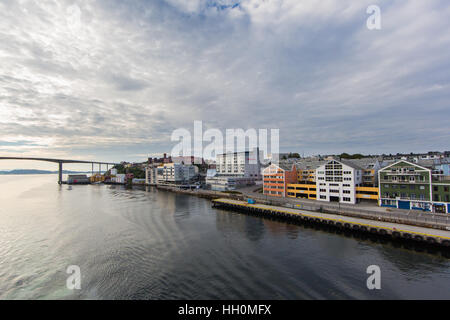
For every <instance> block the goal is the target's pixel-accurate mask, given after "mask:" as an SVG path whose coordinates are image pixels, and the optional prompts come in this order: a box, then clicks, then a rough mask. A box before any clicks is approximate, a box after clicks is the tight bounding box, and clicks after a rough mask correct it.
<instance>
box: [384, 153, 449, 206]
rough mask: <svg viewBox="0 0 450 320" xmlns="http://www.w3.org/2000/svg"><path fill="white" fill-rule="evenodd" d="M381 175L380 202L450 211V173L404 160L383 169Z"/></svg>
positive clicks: (386, 204)
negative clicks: (436, 172)
mask: <svg viewBox="0 0 450 320" xmlns="http://www.w3.org/2000/svg"><path fill="white" fill-rule="evenodd" d="M378 175H379V177H378V179H379V193H380V200H379V205H380V206H382V207H393V208H398V209H406V210H423V211H428V212H436V213H449V212H450V201H449V198H450V192H449V190H450V181H449V180H447V179H448V178H449V177H448V176H443V175H439V174H433V168H428V167H424V166H420V165H418V164H414V163H411V162H408V161H405V160H402V161H398V162H396V163H394V164H392V165H390V166H387V167H385V168H383V169H381V170H380V171H379V172H378Z"/></svg>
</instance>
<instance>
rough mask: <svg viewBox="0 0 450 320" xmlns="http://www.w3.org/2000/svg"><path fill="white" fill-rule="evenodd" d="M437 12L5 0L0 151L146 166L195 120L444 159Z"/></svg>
mask: <svg viewBox="0 0 450 320" xmlns="http://www.w3.org/2000/svg"><path fill="white" fill-rule="evenodd" d="M371 4H376V5H378V6H379V7H380V8H381V30H369V29H368V28H367V26H366V20H367V19H368V17H369V14H367V13H366V9H367V7H368V6H369V5H371ZM449 17H450V5H449V4H448V0H427V1H419V0H411V1H410V0H394V1H393V0H389V1H381V0H380V1H374V0H370V1H365V0H362V1H354V0H321V1H316V0H302V1H299V0H219V1H212V0H140V1H139V0H130V1H126V3H125V1H115V0H105V1H90V0H89V1H88V0H80V1H75V0H74V1H63V0H61V1H47V0H36V1H27V0H1V1H0V156H3V155H5V156H13V155H17V156H48V157H60V158H80V159H96V160H104V161H106V160H108V161H120V160H127V161H136V160H144V159H145V158H146V157H147V155H149V154H150V155H151V154H158V153H161V152H164V151H170V150H171V148H172V147H173V145H174V144H175V143H173V142H171V141H170V137H171V133H172V131H173V130H174V129H177V128H186V129H189V130H191V131H192V130H193V122H194V120H202V121H203V124H204V127H205V129H206V128H219V129H221V130H225V129H226V128H243V129H248V128H257V129H258V128H268V129H270V128H279V129H280V138H281V141H280V149H281V151H296V152H300V153H305V154H307V155H310V154H327V153H338V152H344V151H345V152H351V153H355V152H361V153H383V152H384V153H397V152H411V151H414V152H424V151H429V150H448V149H450V144H449V141H450V130H449V127H450V107H449V101H450V100H449V97H450V72H449V70H450V33H449V32H448V30H450V19H449ZM17 166H18V164H17V163H10V162H6V161H4V162H2V163H0V169H6V168H15V167H17ZM20 167H24V166H23V165H20ZM33 167H38V166H37V165H33Z"/></svg>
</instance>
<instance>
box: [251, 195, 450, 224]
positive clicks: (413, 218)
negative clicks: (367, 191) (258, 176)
mask: <svg viewBox="0 0 450 320" xmlns="http://www.w3.org/2000/svg"><path fill="white" fill-rule="evenodd" d="M250 197H252V198H255V199H259V200H263V202H265V203H267V204H268V205H274V206H282V207H288V208H293V209H301V210H306V211H318V212H325V213H333V214H341V215H344V216H354V217H360V218H368V219H372V220H379V221H386V222H394V223H402V224H409V225H416V226H424V227H434V228H438V229H444V230H450V214H438V213H429V212H424V211H419V210H409V211H406V210H401V211H400V210H399V209H396V208H392V209H390V208H389V209H388V210H391V211H380V210H365V209H362V208H358V207H357V206H350V205H345V204H338V205H332V204H329V203H326V202H320V201H317V200H309V201H315V202H317V203H313V202H301V200H300V199H297V198H295V199H294V198H290V197H288V198H283V199H276V198H275V199H274V198H273V197H270V196H268V197H266V196H260V195H252V196H250ZM376 208H379V207H376Z"/></svg>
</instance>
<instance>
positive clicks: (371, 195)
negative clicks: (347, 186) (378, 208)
mask: <svg viewBox="0 0 450 320" xmlns="http://www.w3.org/2000/svg"><path fill="white" fill-rule="evenodd" d="M355 189H356V199H366V200H376V201H378V199H379V192H378V187H355Z"/></svg>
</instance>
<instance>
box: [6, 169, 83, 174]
mask: <svg viewBox="0 0 450 320" xmlns="http://www.w3.org/2000/svg"><path fill="white" fill-rule="evenodd" d="M56 173H58V171H48V170H36V169H15V170H11V171H0V174H56ZM76 173H86V172H81V171H69V170H63V174H76Z"/></svg>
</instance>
